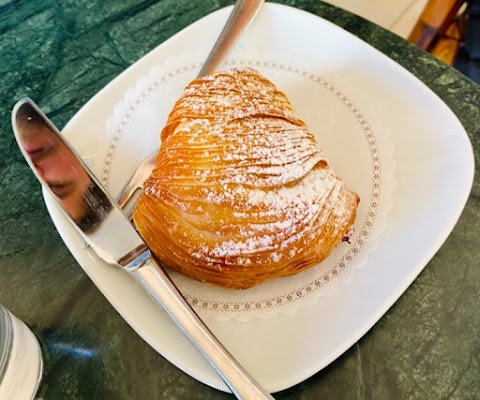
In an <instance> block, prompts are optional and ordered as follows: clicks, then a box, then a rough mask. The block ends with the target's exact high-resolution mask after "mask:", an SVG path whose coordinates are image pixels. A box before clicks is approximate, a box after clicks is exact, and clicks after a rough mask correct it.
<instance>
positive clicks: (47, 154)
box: [12, 98, 273, 400]
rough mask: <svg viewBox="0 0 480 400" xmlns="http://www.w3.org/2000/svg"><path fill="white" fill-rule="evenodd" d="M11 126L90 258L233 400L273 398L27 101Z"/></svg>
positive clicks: (14, 113) (19, 105)
mask: <svg viewBox="0 0 480 400" xmlns="http://www.w3.org/2000/svg"><path fill="white" fill-rule="evenodd" d="M12 127H13V132H14V134H15V138H16V140H17V143H18V146H19V147H20V150H21V152H22V154H23V156H24V157H25V159H26V161H27V162H28V164H29V166H30V168H31V169H32V171H33V173H34V174H35V176H36V177H37V178H38V180H39V181H40V182H41V184H42V185H43V186H44V187H45V188H46V189H47V190H48V191H49V192H50V194H51V195H52V197H53V199H54V200H56V202H57V203H58V205H59V206H60V207H61V209H62V210H63V211H64V213H65V215H66V216H67V217H68V219H69V220H70V221H71V222H72V224H73V225H74V226H75V227H76V228H77V230H78V232H79V233H80V234H81V235H82V236H83V237H84V239H85V240H86V241H87V243H88V244H89V245H90V246H91V248H92V249H93V250H94V251H95V253H96V254H97V255H98V256H99V257H100V258H101V259H102V260H104V261H105V262H107V263H108V264H111V265H112V266H116V267H118V268H123V269H125V270H126V271H128V272H129V273H130V274H132V275H133V277H134V278H135V279H136V281H137V282H138V283H139V284H140V285H141V287H142V288H143V289H144V290H145V291H146V292H147V293H148V294H149V295H150V296H151V297H152V298H153V300H154V301H155V302H156V303H157V304H158V305H159V306H160V307H162V308H163V309H164V310H165V312H166V313H167V314H168V315H169V316H170V318H171V319H172V320H173V322H175V323H176V324H177V326H178V327H179V328H180V329H181V330H182V331H183V332H184V333H185V335H186V336H187V337H188V338H189V339H190V340H191V341H192V342H193V343H194V345H195V346H196V347H197V349H198V350H199V351H200V352H201V353H202V354H203V355H204V356H205V357H206V358H207V360H208V361H209V362H210V363H211V365H212V366H213V368H214V369H215V370H216V371H217V373H218V374H219V375H220V377H221V378H222V379H223V380H224V382H225V383H226V385H227V386H228V387H229V389H230V390H231V391H232V393H233V394H234V395H235V396H236V397H237V398H239V399H249V400H250V399H273V397H272V396H271V395H270V394H269V393H268V392H267V391H266V390H265V389H264V388H262V387H261V386H260V385H259V383H258V382H257V381H256V380H255V379H254V378H253V377H252V376H251V375H250V374H249V373H248V372H247V371H246V370H245V369H244V368H243V367H242V366H241V365H240V364H239V363H238V362H237V361H236V360H235V359H234V358H233V356H232V355H231V354H230V353H229V352H228V351H227V350H226V349H225V347H224V346H223V345H222V344H221V343H220V342H219V341H218V339H217V338H216V337H215V336H214V335H213V333H212V332H211V331H210V330H209V329H208V327H207V326H206V325H205V324H204V323H203V321H202V320H201V319H200V317H199V316H198V315H197V314H196V313H195V311H194V310H193V309H192V308H191V307H190V305H189V304H188V303H187V301H186V300H185V299H184V298H183V296H182V294H181V293H180V291H179V290H178V288H177V287H176V286H175V284H174V283H173V282H172V280H171V279H170V277H169V276H168V274H167V273H166V271H165V270H164V269H163V268H162V267H161V265H160V264H159V263H158V262H157V260H155V258H154V257H153V256H152V254H151V252H150V249H149V248H148V246H147V245H146V244H145V242H144V241H143V239H142V238H141V236H140V235H139V234H138V232H137V231H136V230H135V229H134V227H133V226H132V225H131V224H130V222H129V220H128V219H127V218H126V217H125V216H124V215H123V212H122V210H121V209H120V208H119V207H118V205H117V204H116V203H115V201H114V200H113V198H112V197H111V196H110V195H109V193H108V192H107V191H106V190H105V189H104V188H103V186H102V185H101V184H100V182H99V181H98V180H97V178H96V177H95V175H94V174H93V173H92V172H91V171H90V170H89V169H88V167H87V166H86V165H85V164H84V163H83V162H82V161H81V158H80V157H79V155H78V154H77V153H76V152H75V150H74V149H73V148H72V147H71V146H70V145H69V144H68V142H67V141H66V139H65V138H64V137H63V136H62V135H61V133H60V131H59V130H58V129H57V128H56V127H55V126H54V124H53V123H52V122H51V121H50V120H49V119H48V117H47V116H46V115H45V114H44V113H43V112H42V111H41V110H40V108H39V107H38V106H37V105H36V104H35V103H34V102H33V101H32V100H31V99H28V98H25V99H22V100H20V101H19V102H18V103H17V104H16V105H15V107H14V108H13V111H12Z"/></svg>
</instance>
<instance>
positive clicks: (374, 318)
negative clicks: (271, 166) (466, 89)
mask: <svg viewBox="0 0 480 400" xmlns="http://www.w3.org/2000/svg"><path fill="white" fill-rule="evenodd" d="M265 7H266V8H267V7H268V8H278V9H282V8H284V9H288V11H287V12H292V11H291V10H294V11H295V12H298V13H301V14H307V15H308V17H316V18H318V19H319V20H321V21H322V22H324V23H327V24H329V25H331V27H334V28H335V29H340V30H342V31H344V32H345V33H346V34H348V35H349V36H350V39H352V38H353V40H354V41H355V42H356V44H358V43H360V45H361V46H368V47H369V48H370V50H373V51H374V52H375V53H377V56H378V55H380V56H381V57H383V58H384V61H385V60H386V61H387V62H388V63H389V64H390V66H392V65H393V66H394V67H395V72H400V73H402V74H406V75H407V76H408V77H409V78H410V79H412V78H413V79H414V80H415V82H416V84H420V85H421V87H422V90H426V91H427V92H428V93H429V94H430V95H431V96H430V97H433V98H434V99H435V102H436V103H437V105H438V106H441V107H444V109H445V110H446V111H447V112H448V113H449V114H451V116H453V117H454V118H455V120H456V123H457V124H458V126H459V127H460V128H461V129H460V130H459V132H456V133H457V134H458V136H459V137H461V138H462V139H463V142H464V143H463V144H464V145H466V149H467V150H469V151H467V153H469V156H468V160H466V161H465V160H464V164H465V165H470V168H469V171H464V172H467V173H468V176H467V177H466V180H465V190H464V192H463V196H462V199H461V200H460V203H459V204H458V205H457V207H455V210H456V212H455V216H454V217H453V218H451V219H450V220H449V224H447V226H446V227H445V229H444V230H443V232H442V235H441V238H440V239H439V240H435V243H434V244H432V245H431V246H430V249H429V251H425V253H424V256H423V257H422V261H420V262H418V264H419V265H421V267H418V268H416V269H415V270H413V271H412V272H411V273H410V274H409V275H408V278H406V279H405V280H404V281H403V284H402V285H401V286H398V287H397V291H396V292H395V293H391V295H390V297H389V298H388V300H387V301H384V302H383V307H380V308H379V309H378V311H377V313H376V314H374V315H371V318H370V319H368V320H366V321H364V324H363V327H362V328H361V329H357V330H356V331H355V334H352V335H351V340H350V341H346V342H344V344H343V346H341V347H339V348H337V349H335V350H336V351H334V352H333V354H331V355H330V357H327V362H325V360H319V362H318V363H313V364H312V366H311V367H310V368H309V369H308V370H304V371H303V373H300V374H298V376H296V377H291V379H289V380H287V381H286V382H285V381H284V382H282V384H277V385H273V387H272V388H271V390H273V391H274V392H277V391H279V390H283V389H286V388H288V387H291V386H293V385H295V384H298V383H300V382H301V381H303V380H305V379H307V378H309V377H311V376H312V375H314V374H315V373H317V372H319V371H320V370H321V369H322V368H324V367H325V366H327V365H328V364H330V363H331V362H332V361H334V360H335V359H336V358H338V357H339V356H340V355H341V354H343V353H344V352H345V351H346V350H347V349H348V348H350V347H351V346H352V345H353V344H355V343H356V342H357V341H358V340H359V339H360V338H361V337H362V336H363V335H364V334H365V333H366V332H368V331H369V330H370V329H371V328H372V327H373V326H374V325H375V323H376V322H378V321H379V320H380V318H381V317H382V316H383V315H384V314H385V313H386V312H387V311H388V309H389V308H390V307H391V306H392V305H393V304H394V303H395V302H396V301H397V300H398V298H399V297H400V296H401V295H402V294H403V293H404V292H405V290H406V289H407V288H408V287H409V286H410V284H411V283H412V282H413V281H414V280H415V278H416V277H417V276H418V274H420V272H421V271H422V270H423V269H424V268H425V266H426V265H427V263H428V262H429V261H430V260H431V258H432V257H433V256H434V255H435V253H436V252H437V251H438V249H439V248H440V247H441V246H442V245H443V244H444V242H445V240H446V239H447V238H448V236H449V235H450V233H451V231H452V230H453V228H454V226H455V225H456V223H457V222H458V219H459V218H460V216H461V214H462V212H463V209H464V207H465V205H466V202H467V200H468V197H469V194H470V191H471V188H472V185H473V178H474V155H473V149H472V147H471V143H470V141H469V137H468V135H467V133H466V131H465V129H464V128H463V126H462V124H461V123H460V121H459V120H458V118H457V117H456V116H455V114H454V113H453V111H452V110H451V109H450V108H449V107H448V106H447V105H446V104H445V103H444V102H443V101H442V100H441V99H440V98H439V97H438V95H437V94H436V93H435V92H433V91H432V90H431V89H430V88H429V87H428V86H426V85H425V83H423V82H422V81H420V80H419V79H418V78H416V77H415V76H414V75H413V74H412V73H410V72H409V71H408V70H406V69H405V68H404V67H402V66H400V65H399V64H397V63H396V62H394V61H393V60H391V59H390V58H388V57H387V56H386V55H385V54H383V53H381V52H380V51H378V50H377V49H375V48H374V47H373V46H371V45H370V44H368V43H366V42H364V41H362V40H361V39H359V38H358V37H356V36H354V35H353V34H351V33H349V32H347V31H345V30H344V29H343V28H341V27H338V26H337V25H335V24H333V23H331V22H330V21H327V20H325V19H323V18H321V17H320V16H318V15H316V14H312V13H309V12H307V11H304V10H300V9H297V8H294V7H290V6H285V5H282V4H276V3H267V4H266V5H265ZM230 8H232V6H229V7H225V8H222V9H219V10H216V11H214V12H213V13H211V14H208V15H207V16H205V17H203V18H202V19H200V20H198V21H196V22H194V23H193V24H191V25H189V26H187V27H186V28H184V29H183V30H181V31H180V32H178V33H176V34H175V35H173V36H172V37H171V38H169V39H167V40H166V41H165V42H163V43H161V44H160V45H159V46H157V47H155V48H154V49H153V50H151V51H150V52H149V53H147V54H146V55H145V56H144V57H142V58H140V59H139V60H137V61H136V62H135V63H134V64H132V65H131V66H130V67H128V68H127V69H126V70H125V71H123V72H122V73H121V74H120V75H119V76H117V77H116V78H114V79H113V80H112V81H111V82H110V83H109V84H107V85H106V86H105V87H104V88H103V89H101V90H100V91H99V92H97V94H95V95H94V97H92V99H91V100H89V101H88V102H87V103H86V104H85V106H84V107H82V108H81V109H80V110H79V111H78V112H77V113H76V114H75V116H74V117H73V118H72V119H71V120H70V121H69V122H68V124H67V125H66V126H65V128H64V130H65V131H68V130H69V129H70V128H71V126H73V125H75V123H76V121H77V120H78V119H80V116H81V115H83V114H84V113H85V112H86V110H88V107H91V106H92V105H93V106H94V105H95V100H98V99H100V98H101V97H103V95H104V93H108V92H109V91H110V89H111V88H112V87H113V86H114V85H115V84H116V83H117V82H118V81H119V80H121V79H122V77H124V76H127V74H128V73H131V72H132V71H133V69H134V67H135V65H136V64H137V63H139V62H140V61H142V60H144V59H145V57H147V56H149V55H151V54H153V53H154V52H155V51H156V50H157V49H158V48H159V47H163V46H164V45H166V44H167V43H170V42H172V41H174V40H175V39H176V37H177V35H179V34H180V33H183V32H185V31H187V30H193V29H196V27H197V26H199V25H201V24H203V23H205V20H208V19H210V18H211V17H212V15H214V14H216V15H219V14H220V13H224V14H225V15H226V12H227V10H228V9H230ZM467 155H468V154H467ZM44 199H45V203H46V205H47V208H48V211H49V213H50V215H51V216H52V220H53V222H54V224H55V226H56V228H57V230H58V231H59V233H60V235H61V236H62V239H63V240H64V241H65V242H66V239H65V238H64V235H62V231H61V229H59V226H57V223H59V220H58V219H55V218H54V217H53V215H52V212H53V210H52V209H51V207H52V206H53V207H55V205H54V204H53V203H52V200H51V199H49V195H48V194H46V193H45V192H44ZM67 247H68V244H67ZM69 250H70V251H71V249H70V248H69ZM75 258H76V257H75ZM77 261H78V260H77ZM82 267H83V266H82ZM92 280H93V279H92ZM95 284H96V285H97V283H95ZM97 286H98V285H97ZM101 292H102V294H104V293H103V291H102V290H101ZM107 300H108V301H109V302H110V303H111V304H112V306H113V307H114V308H115V309H116V310H117V312H119V313H120V314H121V315H122V317H123V318H124V319H125V320H126V321H127V323H129V325H130V326H132V324H131V323H130V322H129V321H128V319H127V318H126V317H125V316H124V315H123V314H122V313H121V312H120V310H118V309H117V306H115V305H114V304H113V303H112V301H111V300H110V299H108V297H107ZM132 328H133V326H132ZM134 330H135V331H136V332H137V333H139V332H138V330H137V328H134ZM139 335H140V336H141V337H144V335H145V332H143V335H142V334H140V333H139ZM161 354H162V356H164V357H165V358H166V359H168V360H169V361H170V362H172V363H173V364H174V365H176V366H177V367H179V368H180V369H182V370H183V371H185V372H186V373H188V374H189V375H191V376H193V377H194V378H195V379H199V378H198V375H195V374H192V373H191V372H189V368H188V367H189V366H185V365H183V363H182V362H180V360H178V359H176V360H175V361H174V360H173V359H171V358H170V357H169V356H168V355H166V354H164V352H162V353H161ZM167 354H168V352H167ZM187 364H188V363H187ZM320 364H321V365H320ZM319 365H320V366H319ZM207 375H208V374H207ZM199 380H201V381H202V382H204V383H206V384H207V385H209V386H212V387H215V388H217V389H220V390H223V391H225V390H226V389H225V387H224V386H222V385H223V384H221V385H218V382H211V381H210V382H207V381H204V380H203V379H199Z"/></svg>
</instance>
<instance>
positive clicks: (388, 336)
mask: <svg viewBox="0 0 480 400" xmlns="http://www.w3.org/2000/svg"><path fill="white" fill-rule="evenodd" d="M231 3H232V2H231V1H224V0H205V1H198V0H197V1H187V0H123V1H119V0H105V1H100V0H76V1H72V0H64V1H57V0H0V93H1V96H0V103H1V107H0V124H1V130H0V132H1V133H0V182H1V184H0V273H1V279H0V303H2V304H3V305H4V306H6V307H7V308H8V309H9V310H10V311H11V312H12V313H13V314H15V315H16V316H17V317H19V318H20V319H22V320H23V321H24V322H26V323H27V325H28V326H29V327H30V328H31V329H32V331H33V332H34V333H35V335H36V336H37V337H38V339H39V341H40V343H41V346H42V352H43V357H44V362H45V368H44V375H43V379H42V384H41V387H40V390H39V393H38V397H41V398H43V399H45V400H73V399H76V400H77V399H85V400H87V399H88V400H95V399H107V400H120V399H192V398H199V399H227V398H231V397H232V396H231V395H229V394H226V393H223V392H220V391H217V390H215V389H212V388H210V387H208V386H206V385H204V384H202V383H200V382H198V381H196V380H194V379H192V378H191V377H189V376H188V375H186V374H185V373H184V372H182V371H181V370H180V369H178V368H177V367H175V366H174V365H172V364H170V363H169V362H168V361H166V360H165V359H164V358H163V357H162V356H160V355H159V354H158V353H156V352H155V351H154V350H153V349H152V348H151V347H150V346H149V345H148V344H146V343H145V342H144V341H143V340H142V339H141V338H140V337H139V336H138V335H137V334H136V333H135V332H134V331H133V330H132V329H131V328H130V327H129V326H128V325H127V323H126V322H125V321H124V320H123V319H122V318H121V317H120V316H119V315H118V313H117V312H116V311H115V310H114V309H113V307H112V306H111V305H110V304H109V303H108V302H107V300H106V299H105V298H104V297H103V295H102V294H101V293H100V292H99V290H98V289H97V288H96V287H95V286H94V285H93V283H92V282H91V281H90V279H89V278H88V277H87V276H86V274H85V273H84V272H83V270H82V269H81V267H80V266H79V265H78V264H77V263H76V261H75V260H74V259H73V257H72V256H71V255H70V253H69V251H68V250H67V249H66V247H65V246H64V244H63V242H62V240H61V239H60V237H59V235H58V234H57V232H56V230H55V228H54V226H53V224H52V222H51V220H50V218H49V216H48V214H47V211H46V208H45V205H44V202H43V198H42V195H41V191H40V187H39V184H38V183H37V181H36V180H35V178H34V176H33V174H32V173H31V172H30V170H29V168H28V166H27V165H26V163H25V162H24V160H23V158H22V156H21V154H20V152H19V150H18V148H17V146H16V143H15V140H14V138H13V134H12V130H11V126H10V110H11V109H12V107H13V105H14V103H15V101H16V100H18V99H19V98H21V97H24V96H29V97H31V98H33V99H34V100H35V101H36V102H37V103H38V104H39V105H40V106H41V107H42V108H43V109H44V110H45V111H46V113H47V114H48V115H49V116H50V117H51V118H52V120H53V121H54V122H55V123H56V124H57V125H58V126H63V125H64V124H65V123H66V122H67V121H68V120H69V119H70V118H71V117H72V116H73V115H74V114H75V113H76V112H77V111H78V110H79V109H80V108H81V106H82V105H83V104H85V103H86V102H87V101H88V100H89V99H90V98H91V97H92V96H93V95H94V94H95V93H96V92H97V91H98V90H100V89H101V88H102V87H103V86H104V85H106V84H107V83H108V82H109V81H110V80H112V79H113V78H115V77H116V76H117V75H118V74H120V73H121V72H122V71H123V70H124V69H125V68H127V67H128V66H129V65H131V64H133V63H134V62H135V61H137V60H138V59H140V58H141V57H142V56H143V55H145V54H146V53H147V52H148V51H149V50H151V49H153V48H154V47H156V46H157V45H159V44H160V43H161V42H163V41H164V40H166V39H167V38H169V37H170V36H172V35H173V34H175V33H176V32H178V31H180V30H181V29H183V28H184V27H186V26H187V25H189V24H190V23H192V22H194V21H196V20H198V19H199V18H201V17H203V16H205V15H207V14H209V13H210V12H212V11H214V10H216V9H219V8H221V7H224V6H226V5H229V4H231ZM284 3H286V4H289V5H293V6H295V7H298V8H300V9H303V10H306V11H309V12H311V13H314V14H317V15H319V16H321V17H323V18H326V19H328V20H330V21H332V22H334V23H335V24H337V25H339V26H341V27H343V28H344V29H346V30H348V31H350V32H352V33H353V34H355V35H357V36H358V37H360V38H361V39H363V40H364V41H366V42H368V43H370V44H371V45H373V46H374V47H376V48H377V49H379V50H380V51H382V52H383V53H385V54H386V55H388V56H389V57H391V58H392V59H393V60H395V61H396V62H398V63H399V64H401V65H403V66H404V67H405V68H407V69H408V70H410V71H411V72H412V73H413V74H414V75H416V76H417V77H418V78H420V79H421V80H422V81H423V82H425V83H426V84H427V85H428V86H429V87H430V88H431V89H432V90H433V91H435V92H436V93H437V94H438V95H439V96H440V97H441V98H442V99H443V100H444V101H445V103H446V104H447V105H448V106H449V107H450V108H451V109H452V110H453V112H454V113H455V114H456V115H457V116H458V118H459V119H460V121H461V122H462V123H463V125H464V127H465V129H466V131H467V132H468V135H469V137H470V139H471V141H472V144H473V147H474V150H475V154H476V155H477V153H478V152H479V151H480V143H479V135H480V88H479V86H477V85H476V84H474V83H473V82H471V81H470V80H468V79H466V78H465V77H463V76H462V75H460V74H459V73H458V72H456V71H455V70H453V69H452V68H450V67H448V66H446V65H444V64H442V63H440V62H438V61H436V60H435V59H433V58H432V57H431V56H429V55H428V54H426V53H424V52H422V51H421V50H419V49H417V48H415V47H413V46H412V45H410V44H408V43H407V42H406V41H404V40H403V39H401V38H399V37H397V36H395V35H393V34H391V33H389V32H387V31H385V30H383V29H381V28H379V27H377V26H375V25H373V24H371V23H369V22H367V21H365V20H363V19H361V18H359V17H357V16H354V15H351V14H349V13H347V12H345V11H343V10H340V9H338V8H335V7H332V6H330V5H327V4H325V3H323V2H321V1H319V0H304V1H302V0H289V1H285V2H284ZM476 158H477V159H479V157H478V155H477V157H476ZM479 184H480V181H479V179H478V178H476V179H475V182H474V185H473V190H472V193H471V195H470V198H469V200H468V203H467V205H466V208H465V210H464V212H463V214H462V216H461V218H460V220H459V222H458V224H457V226H456V227H455V229H454V230H453V232H452V234H451V235H450V237H449V238H448V240H447V241H446V243H445V244H444V245H443V246H442V248H441V249H440V250H439V251H438V253H437V254H436V255H435V257H434V258H433V259H432V260H431V261H430V262H429V263H428V265H427V266H426V268H425V269H424V270H423V272H422V273H421V274H420V276H419V277H418V278H417V279H416V280H415V281H414V283H413V284H412V285H411V286H410V287H409V289H408V290H407V291H406V292H405V293H404V295H403V296H402V297H401V298H400V299H399V300H398V301H397V302H396V303H395V305H394V306H393V307H392V308H391V309H390V310H389V311H388V312H387V313H386V315H385V316H384V317H383V318H382V319H381V320H380V321H379V322H378V323H377V324H376V325H375V326H374V327H373V328H372V329H371V330H370V331H369V332H368V333H367V334H366V335H365V336H364V337H363V338H362V339H361V340H360V341H359V342H358V343H356V344H355V345H354V346H353V347H351V348H350V349H349V350H348V351H346V352H345V353H344V354H343V355H342V356H341V357H339V358H338V359H337V360H336V361H334V362H333V363H332V364H330V365H329V366H328V367H326V368H325V369H323V370H322V371H320V372H318V373H317V374H315V375H314V376H313V377H311V378H309V379H307V380H306V381H304V382H302V383H300V384H298V385H296V386H294V387H292V388H290V389H287V390H285V391H283V392H279V393H277V394H275V397H276V398H278V399H295V400H297V399H422V400H425V399H479V398H480V205H479V202H480V200H479V199H480V197H479V196H480V190H479V189H480V188H479ZM72 349H83V350H84V351H83V352H78V351H77V352H75V351H72ZM0 400H9V399H0Z"/></svg>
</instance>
